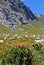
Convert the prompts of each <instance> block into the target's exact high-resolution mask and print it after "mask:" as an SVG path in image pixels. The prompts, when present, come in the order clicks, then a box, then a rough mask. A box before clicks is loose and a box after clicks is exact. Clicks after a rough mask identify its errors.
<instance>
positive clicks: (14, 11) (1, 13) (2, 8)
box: [0, 0, 36, 29]
mask: <svg viewBox="0 0 44 65" xmlns="http://www.w3.org/2000/svg"><path fill="white" fill-rule="evenodd" d="M29 20H36V17H35V16H34V14H33V12H32V11H31V10H30V8H29V7H27V6H26V5H25V4H24V3H23V2H22V1H20V0H0V23H1V24H3V25H5V26H7V27H10V28H14V29H19V27H17V24H28V25H31V24H30V23H29Z"/></svg>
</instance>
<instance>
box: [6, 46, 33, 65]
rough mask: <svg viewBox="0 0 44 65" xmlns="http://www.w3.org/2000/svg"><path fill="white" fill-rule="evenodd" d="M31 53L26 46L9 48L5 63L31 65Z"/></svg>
mask: <svg viewBox="0 0 44 65" xmlns="http://www.w3.org/2000/svg"><path fill="white" fill-rule="evenodd" d="M32 58H33V55H32V51H31V50H29V48H27V47H26V46H21V47H10V48H9V50H8V52H7V55H6V58H5V62H6V63H10V64H11V65H12V64H16V65H32Z"/></svg>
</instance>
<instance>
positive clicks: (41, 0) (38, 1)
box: [22, 0, 44, 14]
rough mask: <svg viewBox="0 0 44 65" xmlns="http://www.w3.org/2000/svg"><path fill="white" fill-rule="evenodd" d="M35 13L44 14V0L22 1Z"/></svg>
mask: <svg viewBox="0 0 44 65" xmlns="http://www.w3.org/2000/svg"><path fill="white" fill-rule="evenodd" d="M22 1H23V2H24V4H25V5H27V6H28V7H30V9H31V10H32V12H33V13H37V14H44V0H22Z"/></svg>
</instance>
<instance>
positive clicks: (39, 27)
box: [0, 21, 44, 65]
mask: <svg viewBox="0 0 44 65" xmlns="http://www.w3.org/2000/svg"><path fill="white" fill-rule="evenodd" d="M30 23H31V24H32V25H33V27H30V26H26V25H19V24H18V26H19V27H20V28H22V29H23V30H12V29H11V28H7V27H5V26H3V25H1V24H0V39H1V40H4V36H3V34H10V35H9V37H8V38H13V39H12V40H8V38H7V39H6V40H4V42H3V44H2V43H0V47H1V46H3V45H4V46H5V47H6V43H9V42H10V43H13V45H15V44H16V43H22V42H24V43H26V45H27V46H30V45H31V43H35V42H34V40H35V38H33V37H32V35H33V34H36V35H38V34H39V35H40V37H42V35H44V23H41V22H37V21H30ZM25 32H27V33H25ZM16 34H18V36H19V35H22V36H23V35H28V38H18V39H17V38H15V35H16ZM43 38H44V37H43ZM41 44H42V45H43V48H44V43H41ZM3 50H4V49H3ZM42 51H43V52H44V49H43V50H42ZM42 51H41V52H42ZM0 52H1V51H0ZM33 64H34V65H44V53H43V54H41V53H40V52H38V51H37V52H36V53H35V56H34V59H33ZM0 65H1V61H0ZM6 65H7V64H6Z"/></svg>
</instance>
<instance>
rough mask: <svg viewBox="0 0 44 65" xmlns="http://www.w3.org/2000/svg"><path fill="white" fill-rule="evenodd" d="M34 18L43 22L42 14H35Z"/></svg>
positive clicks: (43, 16)
mask: <svg viewBox="0 0 44 65" xmlns="http://www.w3.org/2000/svg"><path fill="white" fill-rule="evenodd" d="M35 16H36V18H37V19H38V21H40V22H42V23H43V22H44V15H43V14H35Z"/></svg>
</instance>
